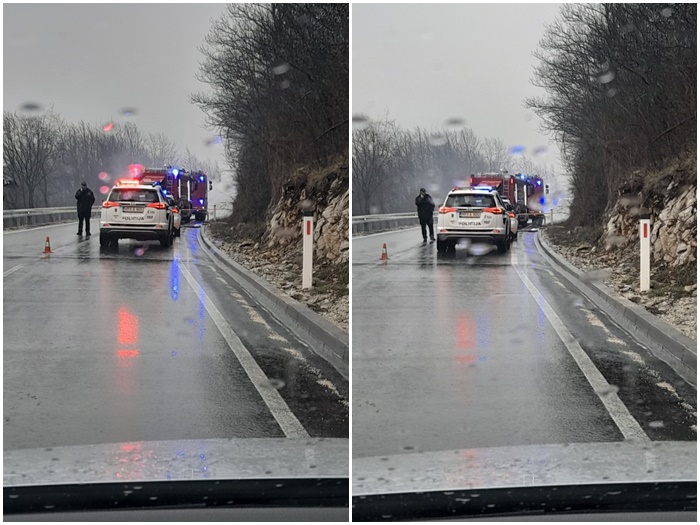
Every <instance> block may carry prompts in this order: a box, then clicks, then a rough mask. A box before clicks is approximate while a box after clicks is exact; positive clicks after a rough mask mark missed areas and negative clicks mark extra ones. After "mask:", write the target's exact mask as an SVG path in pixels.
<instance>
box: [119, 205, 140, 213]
mask: <svg viewBox="0 0 700 525" xmlns="http://www.w3.org/2000/svg"><path fill="white" fill-rule="evenodd" d="M122 211H123V212H125V213H141V212H142V211H143V208H139V207H138V206H124V207H123V208H122Z"/></svg>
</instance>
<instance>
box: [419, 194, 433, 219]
mask: <svg viewBox="0 0 700 525" xmlns="http://www.w3.org/2000/svg"><path fill="white" fill-rule="evenodd" d="M416 206H417V207H418V218H420V219H430V218H432V216H433V212H434V211H435V203H434V202H433V198H432V197H431V196H430V194H429V193H425V194H423V195H422V196H421V195H418V197H416Z"/></svg>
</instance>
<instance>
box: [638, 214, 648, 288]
mask: <svg viewBox="0 0 700 525" xmlns="http://www.w3.org/2000/svg"><path fill="white" fill-rule="evenodd" d="M650 263H651V223H650V220H649V215H642V218H641V219H639V290H640V291H642V292H646V291H648V290H649V288H650V284H651V279H650V271H651V270H650Z"/></svg>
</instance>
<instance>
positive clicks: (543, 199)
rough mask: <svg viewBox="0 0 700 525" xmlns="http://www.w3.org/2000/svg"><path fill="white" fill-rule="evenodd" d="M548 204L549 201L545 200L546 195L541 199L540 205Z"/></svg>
mask: <svg viewBox="0 0 700 525" xmlns="http://www.w3.org/2000/svg"><path fill="white" fill-rule="evenodd" d="M546 202H547V199H545V198H544V195H543V196H542V197H540V204H545V203H546Z"/></svg>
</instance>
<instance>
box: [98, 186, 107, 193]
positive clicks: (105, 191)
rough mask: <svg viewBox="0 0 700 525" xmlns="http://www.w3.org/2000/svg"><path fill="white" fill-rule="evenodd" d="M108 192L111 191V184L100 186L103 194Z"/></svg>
mask: <svg viewBox="0 0 700 525" xmlns="http://www.w3.org/2000/svg"><path fill="white" fill-rule="evenodd" d="M108 192H109V186H100V193H101V194H102V195H107V193H108Z"/></svg>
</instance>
